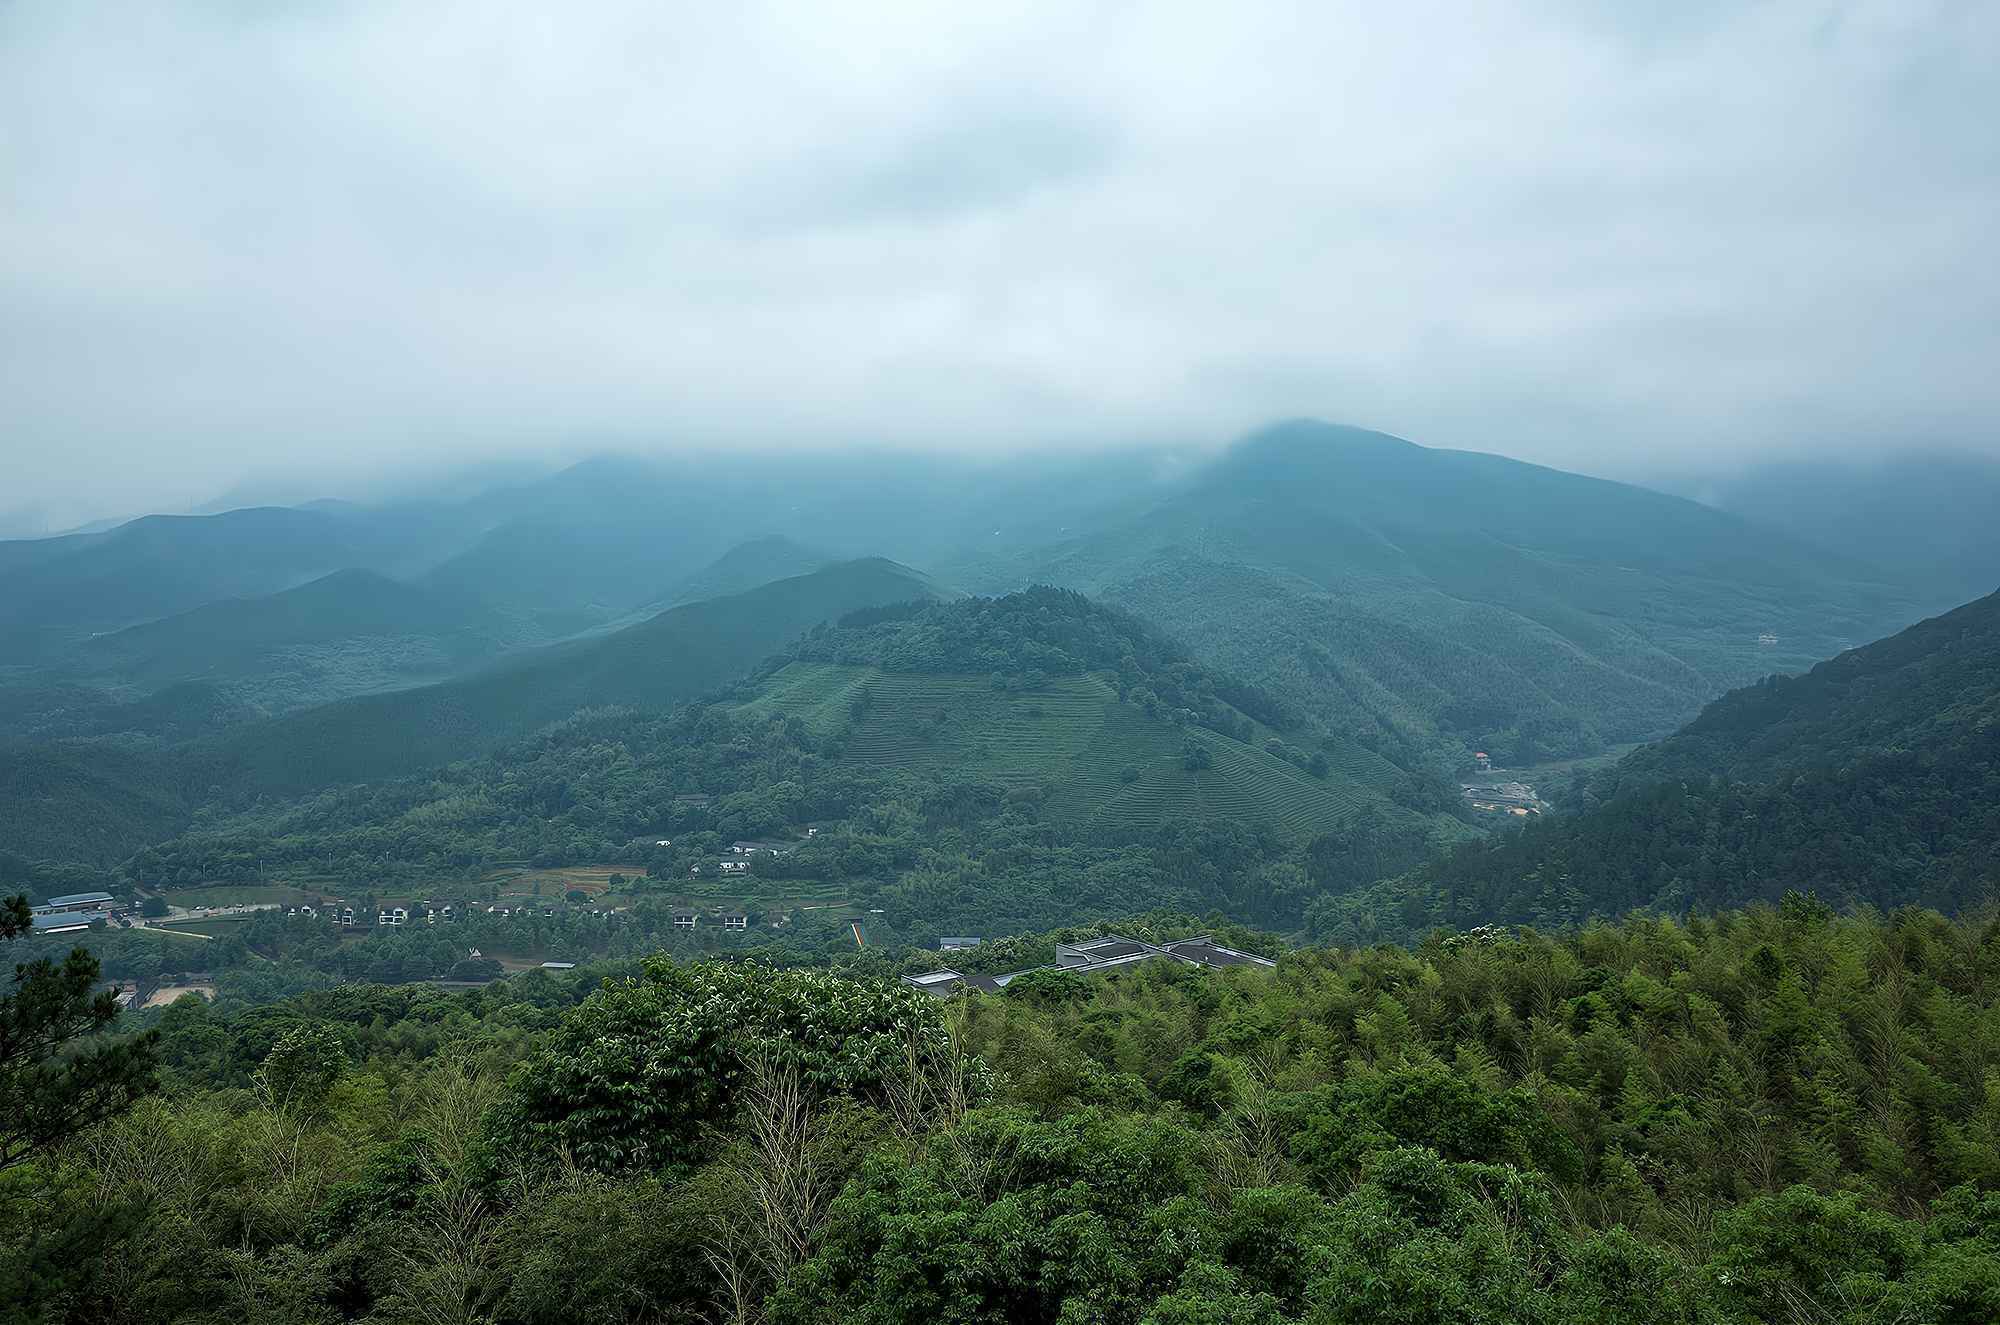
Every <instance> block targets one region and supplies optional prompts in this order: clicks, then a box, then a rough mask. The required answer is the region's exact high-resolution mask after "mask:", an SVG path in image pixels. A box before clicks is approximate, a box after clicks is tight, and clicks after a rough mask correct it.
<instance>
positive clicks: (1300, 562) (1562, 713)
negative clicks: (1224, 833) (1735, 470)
mask: <svg viewBox="0 0 2000 1325" xmlns="http://www.w3.org/2000/svg"><path fill="white" fill-rule="evenodd" d="M957 573H958V575H959V578H960V579H961V580H963V581H965V582H968V583H972V584H987V585H993V586H996V587H998V586H1005V585H1008V584H1009V583H1010V582H1026V581H1034V580H1040V581H1045V582H1049V583H1057V584H1063V585H1066V586H1069V587H1072V588H1077V589H1080V590H1082V591H1084V592H1086V593H1089V594H1091V596H1092V597H1093V598H1097V599H1100V600H1102V601H1107V602H1110V603H1114V604H1116V605H1119V606H1122V607H1126V608H1128V609H1130V610H1131V611H1134V612H1136V613H1138V614H1139V615H1140V616H1142V617H1144V618H1146V619H1147V620H1150V621H1157V622H1162V623H1171V624H1172V628H1173V630H1174V633H1175V635H1176V637H1177V638H1179V639H1181V640H1183V641H1184V642H1186V643H1187V644H1188V645H1189V646H1190V647H1191V648H1192V649H1193V650H1194V652H1195V654H1196V655H1197V656H1198V657H1200V658H1201V659H1202V660H1203V661H1204V662H1207V663H1209V664H1211V665H1214V666H1216V667H1219V668H1222V669H1224V670H1228V671H1231V672H1235V673H1238V674H1240V675H1242V676H1244V677H1246V678H1247V679H1249V680H1251V681H1254V682H1256V683H1258V684H1260V685H1262V686H1264V687H1265V688H1266V689H1269V690H1272V691H1274V692H1276V693H1278V694H1280V695H1282V696H1283V697H1284V698H1285V699H1286V700H1287V701H1288V702H1290V703H1292V704H1295V705H1297V706H1300V707H1302V708H1305V709H1306V710H1308V711H1309V712H1311V713H1312V714H1313V716H1315V717H1316V718H1318V719H1319V720H1321V721H1322V722H1325V723H1327V724H1329V725H1332V726H1335V727H1337V728H1339V729H1342V730H1346V731H1350V732H1362V731H1371V730H1372V731H1378V732H1382V731H1386V732H1390V733H1394V734H1395V735H1396V736H1397V737H1399V738H1401V739H1404V740H1409V741H1415V742H1418V743H1423V744H1428V745H1431V746H1432V747H1434V748H1436V749H1438V750H1439V751H1440V753H1443V754H1452V753H1455V754H1456V755H1457V757H1459V758H1463V757H1464V755H1465V753H1466V752H1467V751H1468V750H1469V749H1475V748H1476V749H1483V750H1488V751H1491V752H1492V753H1493V754H1494V755H1495V756H1496V757H1497V758H1498V759H1500V760H1501V761H1502V762H1505V763H1509V764H1524V763H1530V762H1534V761H1535V760H1537V759H1539V758H1548V757H1553V756H1562V755H1571V754H1581V753H1589V752H1593V751H1595V750H1598V749H1601V748H1603V747H1604V746H1605V745H1607V744H1617V743H1621V742H1627V741H1636V740H1643V739H1653V738H1657V737H1659V736H1661V735H1663V734H1664V733H1666V732H1669V731H1671V730H1673V729H1674V728H1675V727H1676V726H1678V725H1679V724H1681V723H1683V722H1685V721H1687V720H1688V719H1689V718H1690V717H1692V716H1693V715H1694V714H1695V713H1696V712H1698V711H1699V709H1700V707H1701V705H1702V704H1703V703H1705V702H1707V701H1708V700H1710V699H1712V698H1714V697H1715V696H1716V695H1718V694H1720V693H1722V692H1723V691H1725V690H1727V689H1728V688H1730V687H1731V686H1736V685H1742V684H1744V683H1746V682H1748V681H1750V680H1753V679H1755V678H1756V677H1757V676H1759V675H1761V674H1763V673H1765V672H1768V671H1771V670H1773V669H1774V668H1803V667H1806V666H1809V665H1811V664H1812V663H1813V662H1814V661H1816V660H1818V659H1820V658H1824V657H1826V656H1828V655H1830V654H1832V653H1834V652H1837V651H1838V650H1839V649H1840V648H1842V647H1844V646H1846V645H1850V644H1853V643H1857V642H1860V641H1862V640H1866V639H1870V638H1873V637H1875V636H1878V635H1881V634H1883V633H1885V632H1886V631H1889V630H1894V629H1897V628H1899V627H1901V626H1902V625H1905V624H1907V623H1908V622H1910V621H1912V620H1915V619H1917V618H1918V617H1919V616H1921V615H1922V614H1923V612H1924V611H1925V610H1936V609H1937V608H1938V607H1940V606H1942V605H1943V603H1942V602H1940V601H1936V600H1931V601H1928V602H1926V601H1924V600H1923V599H1922V596H1921V595H1920V594H1917V593H1914V592H1911V591H1908V590H1906V589H1902V588H1898V587H1896V586H1894V585H1893V584H1891V583H1889V578H1888V577H1887V576H1885V575H1883V574H1881V573H1878V572H1876V571H1873V570H1871V569H1870V568H1868V567H1867V566H1865V565H1863V564H1861V563H1860V562H1859V561H1858V560H1853V559H1844V558H1842V557H1841V556H1838V555H1833V554H1827V553H1824V552H1821V551H1819V550H1816V549H1811V548H1808V547H1807V546H1806V545H1804V544H1802V543H1799V542H1796V541H1794V540H1792V539H1791V538H1789V537H1787V536H1785V535H1782V534H1778V533H1774V532H1771V531H1769V530H1765V529H1762V528H1760V527H1758V526H1756V525H1754V524H1751V523H1750V522H1748V521H1745V520H1743V519H1741V518H1739V517H1736V516H1732V515H1728V514H1725V513H1723V512H1720V511H1716V510H1712V509H1710V508H1707V507H1704V506H1701V505H1699V504H1697V503H1694V502H1691V501H1686V500H1683V499H1680V498H1677V497H1669V496H1666V495H1663V494H1660V493H1656V492H1650V491H1647V490H1645V489H1641V488H1636V487H1631V486H1628V485H1625V484H1619V483H1609V482H1605V481H1602V480H1599V479H1592V478H1586V477H1584V476H1581V475H1577V474H1568V473H1563V472H1561V471H1558V470H1553V469H1546V468H1543V467H1541V466H1537V465H1528V464H1522V463H1520V462H1518V461H1513V460H1508V459H1506V458H1504V457H1501V456H1495V455H1484V454H1475V453H1471V452H1462V451H1446V450H1437V449H1432V448H1428V447H1422V446H1417V445H1414V444H1412V443H1410V442H1406V441H1403V440H1401V439H1399V438H1395V437H1390V436H1387V435H1385V434H1382V433H1375V432H1367V431H1364V430H1360V429H1355V428H1341V427H1335V426H1332V425H1328V424H1322V423H1313V422H1301V423H1293V424H1287V425H1283V426H1280V427H1276V428H1272V429H1268V430H1266V431H1264V432H1262V433H1259V434H1257V435H1255V436H1253V437H1251V438H1249V439H1246V440H1245V441H1244V442H1242V443H1239V444H1238V445H1237V446H1236V447H1234V448H1232V449H1231V450H1230V451H1229V452H1227V453H1225V454H1224V455H1223V456H1222V457H1221V458H1220V459H1219V460H1217V461H1216V462H1215V463H1213V464H1212V465H1211V466H1209V467H1208V468H1206V469H1204V470H1200V471H1197V472H1196V473H1194V474H1193V475H1192V476H1190V477H1189V478H1187V479H1186V481H1185V482H1183V483H1181V484H1180V485H1178V487H1176V488H1175V489H1174V490H1173V491H1172V492H1171V493H1168V494H1166V495H1164V496H1162V497H1160V498H1159V499H1158V500H1156V502H1155V504H1154V505H1153V506H1152V507H1151V508H1150V509H1149V510H1147V511H1146V512H1144V513H1143V514H1140V515H1138V516H1136V517H1132V518H1129V519H1125V520H1123V521H1120V522H1116V523H1112V524H1109V525H1104V526H1099V527H1096V528H1093V529H1088V530H1084V531H1081V532H1079V533H1077V534H1075V535H1073V536H1072V537H1071V538H1069V539H1067V540H1065V541H1063V542H1060V543H1056V544H1051V545H1048V546H1045V547H1043V548H1041V549H1039V550H1038V551H1036V552H1034V553H1031V554H1019V555H1013V556H1006V557H987V558H984V559H981V560H979V561H977V562H975V563H973V564H971V565H968V566H966V567H963V568H959V570H958V572H957ZM1767 636H1769V637H1771V638H1770V639H1768V640H1767V639H1766V638H1765V637H1767Z"/></svg>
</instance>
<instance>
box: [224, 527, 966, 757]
mask: <svg viewBox="0 0 2000 1325" xmlns="http://www.w3.org/2000/svg"><path fill="white" fill-rule="evenodd" d="M931 592H933V591H932V590H931V588H930V587H929V584H928V582H927V581H926V580H925V579H924V578H923V577H922V576H921V575H919V574H918V573H917V572H915V571H912V570H910V569H909V568H908V567H905V566H900V565H898V564H896V563H895V562H892V561H886V560H883V559H881V558H867V559H863V560H860V561H849V562H842V563H839V564H837V565H833V566H828V567H825V568H824V569H822V570H818V571H815V572H813V573H811V574H809V575H797V576H793V577H792V578H790V579H785V580H778V581H775V582H773V583H770V584H766V585H761V586H759V587H758V588H755V589H752V590H750V591H748V592H746V593H740V594H732V595H730V596H727V597H723V598H715V599H710V600H708V601H706V602H700V603H689V604H687V605H686V606H684V607H676V608H671V609H669V610H668V611H665V612H662V613H660V614H659V615H658V616H656V617H653V618H652V619H651V620H649V621H645V622H641V623H640V624H638V625H636V626H631V627H628V628H626V629H624V630H620V631H617V632H615V633H613V634H610V635H605V636H601V637H599V638H596V639H589V640H582V641H578V642H576V643H573V644H565V645H558V646H556V647H553V648H548V649H542V650H537V651H535V652H533V653H529V654H526V655H523V656H522V657H520V658H517V659H513V660H510V661H508V662H505V663H502V664H499V665H496V666H495V667H493V668H492V669H490V670H488V671H486V672H483V673H480V674H478V675H475V676H470V677H465V678H463V679H460V680H454V681H447V682H444V683H442V684H439V685H434V686H424V687H420V688H418V689H415V690H404V691H398V692H396V693H394V694H388V695H373V696H368V697H366V698H361V699H354V700H348V701H345V702H342V703H339V704H328V705H324V706H322V707H320V708H316V709H309V710H307V711H305V712H303V713H297V714H293V715H291V716H290V717H287V718H284V719H280V720H278V721H277V722H274V723H270V724H260V725H258V726H256V727H253V728H250V729H246V730H244V731H242V732H239V733H236V734H234V735H232V736H231V737H230V738H229V741H228V756H227V757H228V763H229V765H230V768H231V773H232V776H233V778H234V780H235V782H236V783H237V784H238V785H240V786H243V787H246V788H251V789H255V790H257V791H268V792H278V793H294V792H301V791H307V790H310V789H312V788H315V787H323V786H328V785H331V784H334V783H340V782H359V781H365V780H368V779H372V778H382V777H396V776H399V775H401V774H404V773H410V772H415V771H417V770H420V769H423V768H428V767H432V766H435V765H439V764H444V763H449V762H451V761H452V760H455V759H462V758H464V757H466V756H467V755H472V754H478V753H481V752H483V751H486V750H490V749H492V748H494V747H495V746H497V745H499V744H501V743H502V742H504V741H507V740H510V739H512V738H514V737H517V736H520V735H523V734H525V733H526V732H529V731H532V730H534V729H535V728H536V727H539V726H542V725H543V724H545V723H550V722H554V721H556V720H557V719H559V718H563V717H567V716H568V715H569V714H571V713H574V712H576V711H577V710H578V709H583V708H592V707H600V706H604V705H626V706H630V707H634V708H642V709H657V708H665V707H668V706H671V705H673V704H676V703H680V702H682V701H684V700H688V699H692V698H694V697H695V696H696V695H699V694H701V693H703V692H704V691H707V690H711V689H713V688H715V687H716V686H720V685H724V684H727V683H728V682H730V681H732V680H734V679H736V677H738V676H740V675H741V674H743V673H744V672H745V671H747V670H749V669H750V668H751V667H754V666H755V665H756V664H757V663H758V661H759V660H761V659H763V658H765V657H766V656H768V655H769V654H770V653H771V652H772V651H773V650H775V649H778V648H780V647H782V646H783V645H784V644H785V643H786V642H787V641H789V640H791V639H792V638H793V637H795V636H797V635H798V634H799V633H801V632H802V631H804V630H806V629H808V628H810V627H811V626H813V625H815V624H817V623H820V622H825V621H829V620H832V619H835V618H837V617H840V616H843V615H845V614H847V613H849V612H853V611H856V610H858V609H860V608H864V607H870V606H875V605H879V604H883V603H888V602H898V601H907V600H910V599H913V598H920V597H923V596H925V595H928V594H929V593H931Z"/></svg>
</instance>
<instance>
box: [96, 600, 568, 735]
mask: <svg viewBox="0 0 2000 1325" xmlns="http://www.w3.org/2000/svg"><path fill="white" fill-rule="evenodd" d="M532 642H535V640H534V636H533V632H532V631H530V630H529V629H527V628H526V627H525V626H523V625H521V624H519V623H515V622H511V621H509V620H508V619H507V618H505V617H504V616H502V615H500V614H499V613H496V612H494V611H493V610H492V609H489V608H487V607H485V606H483V605H482V604H480V603H478V602H474V601H465V600H460V599H453V598H450V597H447V596H446V595H443V594H440V593H436V592H432V591H428V590H424V589H419V588H416V587H414V586H411V585H406V584H402V583H399V582H398V581H395V580H392V579H390V578H388V577H387V576H385V575H379V574H377V573H375V572H373V571H366V570H345V571H338V572H336V573H334V574H332V575H328V576H325V577H323V578H321V579H317V580H314V581H312V582H311V583H310V584H304V585H301V586H299V587H298V588H296V589H288V590H286V591H284V592H282V593H276V594H270V595H266V596H263V597H257V598H230V599H224V600H222V601H220V602H215V603H208V604H205V605H204V606H201V607H198V608H195V609H194V610H193V611H190V612H184V613H181V614H179V615H177V616H171V617H167V618H165V619H163V620H160V621H152V622H147V623H145V624H143V625H138V626H130V627H127V628H126V629H124V630H121V631H117V632H114V633H112V634H108V635H103V636H99V637H98V638H95V639H92V640H91V641H89V642H88V643H87V644H86V645H85V646H84V647H83V649H82V650H81V656H82V657H83V659H84V660H85V661H86V663H87V666H88V668H89V670H90V672H91V673H92V674H93V675H94V676H95V677H96V678H98V679H101V680H104V681H110V682H115V683H117V684H119V685H122V686H129V687H136V688H138V689H140V690H148V691H149V690H157V689H161V688H163V687H166V686H169V685H173V684H175V683H176V682H180V681H190V680H203V681H213V682H223V683H228V684H229V685H230V686H231V688H232V690H233V691H234V693H236V694H237V695H239V696H241V697H242V698H243V699H244V701H245V702H247V703H250V704H252V705H254V706H255V707H258V708H261V709H263V710H264V711H266V712H274V711H283V710H286V709H293V708H299V707H304V706H307V705H310V704H315V703H324V702H326V701H328V700H330V699H336V698H340V697H342V696H343V695H348V694H355V693H359V692H363V691H368V690H381V689H387V688H390V687H392V686H397V685H408V684H411V683H413V682H416V681H420V680H427V679H428V680H436V679H438V678H439V677H440V676H443V675H448V674H450V673H452V672H455V671H461V670H464V669H465V668H466V667H468V666H470V665H472V664H474V663H476V662H479V661H481V660H484V659H487V658H491V657H493V656H494V655H495V654H498V653H500V652H501V651H502V650H503V649H504V648H506V647H507V646H508V645H509V644H525V643H532Z"/></svg>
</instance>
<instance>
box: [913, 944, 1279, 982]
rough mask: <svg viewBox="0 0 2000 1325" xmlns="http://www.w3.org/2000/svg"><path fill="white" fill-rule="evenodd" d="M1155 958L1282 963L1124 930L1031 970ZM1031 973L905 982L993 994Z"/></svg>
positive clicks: (1105, 966) (1088, 968) (1065, 950)
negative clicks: (1135, 936)
mask: <svg viewBox="0 0 2000 1325" xmlns="http://www.w3.org/2000/svg"><path fill="white" fill-rule="evenodd" d="M1155 957H1161V958H1165V959H1166V960H1168V961H1175V962H1181V963H1184V964H1186V965H1188V966H1201V967H1206V968H1207V969H1209V970H1217V969H1220V968H1222V967H1225V966H1276V965H1277V963H1276V962H1275V961H1272V960H1271V959H1270V958H1269V957H1260V956H1258V955H1257V954H1256V953H1254V952H1244V951H1242V950H1241V949H1238V948H1231V947H1225V946H1224V945H1222V944H1220V943H1217V942H1216V941H1215V940H1214V939H1213V938H1211V937H1210V936H1209V935H1207V934H1197V935H1195V936H1194V937H1193V938H1186V939H1177V940H1175V941H1174V942H1172V943H1145V942H1142V941H1141V940H1139V939H1128V938H1125V937H1124V936H1122V935H1119V934H1104V935H1100V936H1099V937H1097V938H1094V939H1084V940H1081V941H1079V942H1076V943H1058V944H1057V945H1056V964H1055V965H1054V966H1036V967H1031V968H1030V970H1032V971H1074V972H1076V973H1078V974H1080V975H1089V974H1094V973H1095V972H1098V971H1109V970H1115V969H1117V968H1119V967H1125V966H1135V965H1137V964H1138V963H1140V962H1147V961H1151V960H1153V959H1154V958H1155ZM1027 974H1029V971H1009V972H1008V973H1007V974H1005V975H991V976H982V975H965V974H962V973H960V972H958V971H929V972H926V973H924V974H922V975H906V976H904V977H903V983H905V984H907V985H912V986H914V987H915V988H918V989H921V990H923V991H924V992H925V993H927V994H951V993H955V992H957V991H958V990H960V989H977V990H979V991H980V992H982V993H989V994H990V993H993V992H995V991H997V990H1001V989H1004V988H1006V987H1007V985H1008V983H1009V982H1011V981H1013V980H1016V979H1019V978H1020V977H1021V976H1024V975H1027Z"/></svg>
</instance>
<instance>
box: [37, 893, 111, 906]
mask: <svg viewBox="0 0 2000 1325" xmlns="http://www.w3.org/2000/svg"><path fill="white" fill-rule="evenodd" d="M110 900H111V894H110V893H65V894H63V895H62V896H61V897H51V898H49V900H48V901H46V902H43V903H42V905H43V906H101V905H102V904H104V903H106V902H109V901H110Z"/></svg>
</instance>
